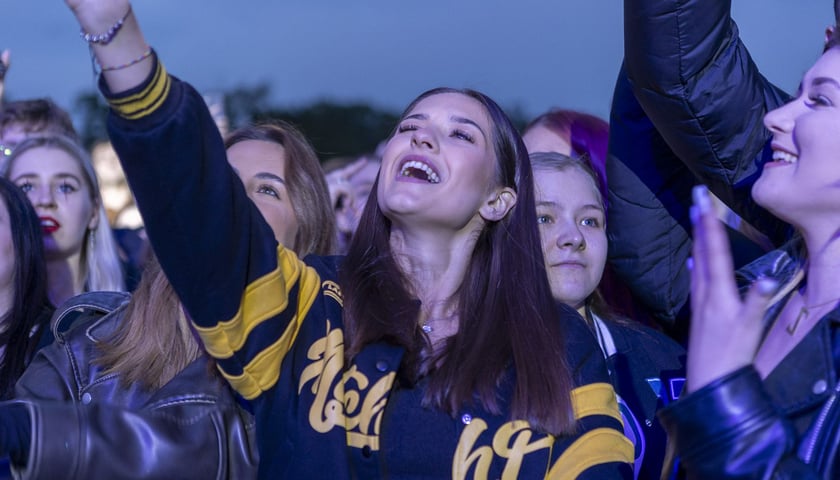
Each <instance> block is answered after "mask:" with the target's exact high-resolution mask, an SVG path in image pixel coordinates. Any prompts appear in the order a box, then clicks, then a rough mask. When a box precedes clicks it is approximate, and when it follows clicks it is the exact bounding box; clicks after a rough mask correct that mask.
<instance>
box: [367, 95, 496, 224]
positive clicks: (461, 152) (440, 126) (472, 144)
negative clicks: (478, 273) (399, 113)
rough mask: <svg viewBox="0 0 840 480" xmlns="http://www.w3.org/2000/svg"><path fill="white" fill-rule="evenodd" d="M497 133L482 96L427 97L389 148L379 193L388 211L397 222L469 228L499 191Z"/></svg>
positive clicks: (385, 153) (380, 202) (402, 123)
mask: <svg viewBox="0 0 840 480" xmlns="http://www.w3.org/2000/svg"><path fill="white" fill-rule="evenodd" d="M491 135H492V125H491V123H490V119H489V116H488V114H487V112H486V110H485V109H484V106H483V105H482V104H481V103H479V102H478V101H477V100H475V99H473V98H470V97H468V96H466V95H462V94H460V93H441V94H436V95H432V96H429V97H426V98H424V99H423V100H421V101H420V102H419V103H418V104H417V105H416V106H415V107H414V108H413V109H412V110H411V111H410V112H409V113H408V114H407V115H406V117H405V118H403V119H402V120H401V121H400V123H399V125H398V127H397V132H396V133H395V134H394V136H393V137H391V139H390V140H389V141H388V144H387V145H386V147H385V150H384V152H383V159H382V168H381V173H380V177H379V188H378V192H377V194H378V199H379V206H380V208H381V209H382V211H383V213H384V214H385V215H386V216H387V217H388V218H390V219H391V220H392V221H395V219H400V218H405V219H411V220H410V221H411V222H414V224H421V223H422V224H424V225H429V226H430V227H432V228H443V229H446V230H456V231H457V230H460V229H462V228H464V227H465V226H466V225H467V224H468V223H469V222H470V221H471V220H472V219H474V218H476V216H477V215H478V209H479V207H480V206H482V205H484V204H485V203H486V202H487V201H488V199H489V198H490V197H491V196H493V192H494V191H495V187H496V185H495V183H496V182H495V177H496V159H495V153H494V150H493V139H492V138H491ZM398 223H399V222H398Z"/></svg>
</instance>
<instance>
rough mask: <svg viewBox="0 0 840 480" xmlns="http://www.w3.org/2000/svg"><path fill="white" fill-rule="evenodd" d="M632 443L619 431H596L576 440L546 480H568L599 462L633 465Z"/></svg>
mask: <svg viewBox="0 0 840 480" xmlns="http://www.w3.org/2000/svg"><path fill="white" fill-rule="evenodd" d="M633 453H634V450H633V443H632V442H631V441H630V440H628V439H627V437H625V436H624V435H623V434H622V433H621V432H619V431H618V430H613V429H611V428H596V429H595V430H592V431H591V432H586V433H585V434H583V436H581V437H580V438H579V439H577V440H576V441H575V443H573V444H572V445H570V446H569V448H567V449H566V451H564V452H563V454H562V455H561V456H560V458H559V459H558V460H557V461H556V462H555V463H554V465H553V466H552V467H551V470H550V471H549V472H548V476H547V478H550V479H551V480H567V479H569V480H571V479H575V478H578V476H579V475H580V474H581V473H583V472H584V471H586V470H587V469H588V468H591V467H593V466H595V465H600V464H602V463H612V462H620V463H632V462H633V460H634V458H633Z"/></svg>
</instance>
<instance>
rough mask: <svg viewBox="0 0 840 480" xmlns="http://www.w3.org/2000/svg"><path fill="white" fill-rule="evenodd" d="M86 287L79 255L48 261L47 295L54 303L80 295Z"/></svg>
mask: <svg viewBox="0 0 840 480" xmlns="http://www.w3.org/2000/svg"><path fill="white" fill-rule="evenodd" d="M84 287H85V281H84V279H82V278H81V257H80V256H79V255H73V256H71V257H69V258H61V259H54V260H48V261H47V296H48V297H49V299H50V302H51V303H52V304H53V305H55V306H59V305H61V304H62V303H64V302H65V301H66V300H67V299H69V298H71V297H74V296H76V295H79V294H80V293H82V292H84Z"/></svg>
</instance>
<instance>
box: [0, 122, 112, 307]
mask: <svg viewBox="0 0 840 480" xmlns="http://www.w3.org/2000/svg"><path fill="white" fill-rule="evenodd" d="M3 175H4V176H5V177H6V178H8V179H10V180H11V181H12V182H14V183H15V184H16V185H17V186H18V187H19V188H20V189H21V190H22V191H23V192H24V193H26V195H27V197H28V198H29V201H30V202H31V203H32V206H33V207H35V211H36V213H37V214H38V218H39V220H40V222H41V233H42V235H43V240H44V250H45V255H46V258H47V268H48V271H49V282H50V299H51V300H52V301H53V303H54V304H61V303H63V302H64V300H66V299H68V298H70V297H71V296H74V295H78V294H79V293H82V292H84V291H89V290H124V282H123V276H122V275H123V274H122V268H121V264H120V261H119V258H118V256H117V253H116V248H115V243H114V239H113V237H112V233H111V229H110V227H109V225H108V222H107V216H106V214H105V211H104V208H103V207H102V202H101V201H100V197H99V190H98V185H97V183H96V177H95V174H94V172H93V167H92V165H91V164H90V160H89V157H88V156H87V154H86V152H85V151H84V150H83V149H82V148H81V147H80V146H79V145H78V144H76V143H75V142H74V141H73V140H70V139H67V138H65V137H34V138H31V139H27V140H25V141H24V142H23V143H21V144H20V145H18V146H17V148H15V151H14V153H13V154H12V156H11V157H9V159H8V162H7V163H6V165H5V171H4V172H3Z"/></svg>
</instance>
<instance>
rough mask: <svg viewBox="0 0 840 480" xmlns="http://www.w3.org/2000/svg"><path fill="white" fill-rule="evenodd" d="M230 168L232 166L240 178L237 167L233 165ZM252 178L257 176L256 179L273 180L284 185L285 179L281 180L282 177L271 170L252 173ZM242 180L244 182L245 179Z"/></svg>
mask: <svg viewBox="0 0 840 480" xmlns="http://www.w3.org/2000/svg"><path fill="white" fill-rule="evenodd" d="M230 168H233V171H234V172H236V176H237V177H240V178H242V175H241V174H240V173H239V170H238V169H237V168H235V167H233V166H231V167H230ZM254 178H257V179H260V180H273V181H275V182H280V183H282V184H283V185H286V181H285V180H283V177H281V176H279V175H275V174H273V173H271V172H257V174H256V175H254ZM242 182H243V183H244V182H245V180H242Z"/></svg>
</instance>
